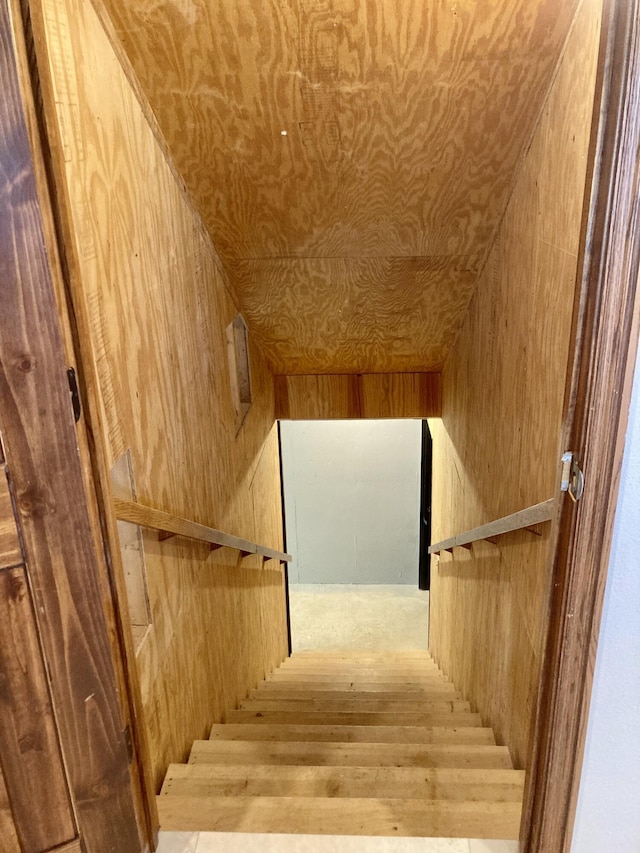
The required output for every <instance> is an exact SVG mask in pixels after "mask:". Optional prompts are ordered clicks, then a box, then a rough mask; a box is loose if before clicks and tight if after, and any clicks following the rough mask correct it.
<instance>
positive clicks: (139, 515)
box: [113, 498, 291, 563]
mask: <svg viewBox="0 0 640 853" xmlns="http://www.w3.org/2000/svg"><path fill="white" fill-rule="evenodd" d="M113 508H114V510H115V513H116V517H117V518H118V519H119V520H120V521H129V522H131V523H132V524H139V525H141V526H142V527H150V528H152V529H153V530H159V531H161V532H162V533H168V534H172V535H174V536H186V537H187V538H188V539H198V540H199V541H201V542H209V544H211V545H215V546H218V547H220V548H234V549H235V550H237V551H240V552H241V553H242V555H243V556H249V555H250V554H260V555H262V556H263V557H267V558H268V559H270V560H279V561H280V562H281V563H288V562H289V561H290V560H291V554H285V553H284V552H282V551H275V550H274V549H273V548H267V546H266V545H256V543H255V542H250V541H249V540H248V539H240V538H239V537H238V536H231V535H230V534H229V533H223V532H222V531H221V530H216V529H215V528H213V527H206V526H205V525H204V524H197V523H196V522H195V521H190V520H189V519H186V518H181V517H180V516H178V515H171V514H170V513H168V512H164V511H163V510H160V509H154V508H153V507H150V506H145V505H144V504H140V503H134V502H133V501H124V500H122V499H120V498H114V499H113Z"/></svg>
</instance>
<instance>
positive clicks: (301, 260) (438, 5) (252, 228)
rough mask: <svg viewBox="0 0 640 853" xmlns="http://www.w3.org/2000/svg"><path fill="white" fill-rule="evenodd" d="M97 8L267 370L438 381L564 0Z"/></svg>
mask: <svg viewBox="0 0 640 853" xmlns="http://www.w3.org/2000/svg"><path fill="white" fill-rule="evenodd" d="M104 3H105V5H106V7H107V8H108V10H109V12H110V14H111V15H112V17H113V20H114V22H115V24H116V27H117V31H118V35H119V37H120V38H121V40H122V43H123V45H124V46H125V49H126V50H127V53H128V54H129V56H130V57H131V59H132V62H133V64H134V67H135V69H136V72H137V74H138V76H139V79H140V81H141V84H142V86H143V88H144V90H145V92H146V93H147V95H148V97H149V99H150V101H151V103H152V105H153V108H154V111H155V113H156V115H157V116H158V120H159V122H160V124H161V126H162V128H163V131H164V132H165V134H166V136H167V139H168V141H169V144H170V146H171V150H172V151H173V152H174V155H175V158H176V162H177V163H178V165H179V167H180V171H181V173H182V174H183V175H184V177H185V180H186V181H187V183H188V186H189V188H190V190H191V192H192V194H193V197H194V199H196V202H197V204H198V207H199V210H200V211H201V212H202V215H203V217H204V219H205V221H206V223H207V226H208V228H209V229H210V233H211V234H212V236H213V239H214V242H215V244H216V246H217V247H218V249H219V251H220V253H221V255H222V258H223V261H224V263H225V264H226V265H227V269H228V270H229V274H230V276H231V278H232V280H233V282H234V285H235V287H236V290H237V292H238V294H239V296H240V299H241V300H242V305H243V310H244V311H245V313H246V316H247V320H248V322H249V324H250V325H251V326H252V328H253V329H254V331H255V334H256V335H257V336H258V338H257V339H258V340H259V342H261V343H262V344H263V345H264V348H265V351H268V355H269V358H270V360H271V364H272V366H273V368H274V370H275V371H276V372H278V373H282V374H299V373H309V374H318V373H370V372H383V371H384V372H395V371H415V370H440V369H441V367H442V364H443V360H444V358H445V356H446V353H447V351H448V349H449V347H450V346H451V344H452V343H453V341H454V339H455V336H456V333H457V331H458V330H459V328H460V323H461V321H462V318H463V316H464V313H465V310H466V307H467V305H468V302H469V299H470V297H471V293H472V291H473V285H474V283H475V281H476V278H477V274H478V272H479V267H480V263H481V261H482V259H483V258H484V256H485V254H486V252H487V250H488V248H489V245H490V242H491V239H492V235H493V233H494V231H495V228H496V226H497V224H498V223H499V221H500V218H501V216H502V214H503V212H504V208H505V204H506V201H507V198H508V192H509V187H510V184H511V178H512V176H513V172H514V170H515V168H516V165H517V163H518V159H519V157H520V153H521V151H522V148H523V146H524V145H525V144H526V140H527V138H528V137H529V135H530V133H531V130H532V127H533V124H534V122H535V117H536V112H537V110H538V109H539V107H540V105H541V103H542V98H543V96H544V92H545V90H546V87H547V85H548V81H549V77H550V73H551V70H552V69H553V67H554V65H555V62H556V60H557V57H558V53H559V50H560V46H561V45H562V43H563V41H564V38H565V36H566V32H567V27H568V24H569V22H570V20H571V16H572V13H573V11H574V9H575V5H576V0H562V2H558V0H505V2H496V0H455V2H443V0H439V2H435V0H432V2H424V0H262V2H256V0H233V2H231V0H226V2H225V0H208V2H194V0H171V2H167V0H127V2H122V0H104Z"/></svg>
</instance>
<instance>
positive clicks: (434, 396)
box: [275, 373, 441, 420]
mask: <svg viewBox="0 0 640 853" xmlns="http://www.w3.org/2000/svg"><path fill="white" fill-rule="evenodd" d="M275 394H276V417H278V418H281V419H282V420H332V419H349V418H430V417H438V416H439V415H440V413H441V392H440V374H439V373H383V374H365V375H363V376H359V375H351V376H349V375H346V374H345V375H341V374H335V375H320V376H304V375H301V376H276V377H275Z"/></svg>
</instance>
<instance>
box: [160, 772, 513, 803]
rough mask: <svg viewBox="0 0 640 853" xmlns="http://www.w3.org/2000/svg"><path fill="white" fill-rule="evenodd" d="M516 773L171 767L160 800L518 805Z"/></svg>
mask: <svg viewBox="0 0 640 853" xmlns="http://www.w3.org/2000/svg"><path fill="white" fill-rule="evenodd" d="M524 778H525V774H524V771H521V770H475V769H474V770H468V769H465V770H459V769H451V768H445V769H442V768H426V769H425V768H423V767H305V766H299V765H298V766H296V765H272V764H268V765H262V764H257V765H253V766H251V767H247V766H246V765H234V764H230V765H218V764H172V765H171V766H170V767H169V769H168V771H167V776H166V778H165V782H164V785H163V786H162V791H161V793H160V796H185V795H191V796H194V797H220V796H225V797H226V796H271V797H279V796H290V795H291V794H293V793H295V796H297V797H320V796H323V797H368V796H370V794H371V791H373V790H375V791H376V793H377V794H378V796H379V797H390V798H394V799H426V800H435V799H445V800H468V801H474V800H481V801H483V802H486V801H494V802H509V801H510V802H519V801H520V800H521V799H522V792H523V789H524Z"/></svg>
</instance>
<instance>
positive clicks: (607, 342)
mask: <svg viewBox="0 0 640 853" xmlns="http://www.w3.org/2000/svg"><path fill="white" fill-rule="evenodd" d="M639 143H640V2H639V0H605V2H604V9H603V22H602V38H601V48H600V57H599V67H598V77H597V82H596V97H595V101H594V119H593V132H592V140H591V146H590V152H589V166H588V175H587V194H586V201H585V215H584V217H583V232H582V235H581V253H580V258H579V262H578V270H579V273H578V275H579V276H580V278H579V281H578V286H577V288H576V303H575V307H574V320H573V329H572V340H573V341H575V349H574V351H573V353H572V355H571V356H570V361H569V365H568V380H567V385H566V388H567V391H566V394H565V403H564V416H563V427H562V433H561V435H562V447H561V451H564V450H571V451H572V452H573V453H574V454H575V456H576V458H577V461H578V463H579V465H580V467H581V468H582V470H583V472H584V475H585V483H586V488H585V492H584V496H583V497H582V499H581V500H580V501H579V503H576V504H574V503H572V502H571V501H570V500H569V499H568V498H567V497H566V495H563V496H562V498H561V499H559V500H558V501H557V507H558V508H557V511H556V518H555V520H554V527H553V531H552V540H551V547H550V555H551V557H550V560H551V571H550V577H551V581H550V583H551V587H550V591H549V599H548V600H549V601H550V605H551V609H550V618H549V630H548V634H547V640H546V647H545V654H544V659H543V669H542V678H541V690H540V696H539V700H538V713H537V717H536V728H535V732H534V741H533V752H532V761H531V765H530V771H529V773H528V778H527V787H526V791H525V802H524V811H523V821H522V829H521V843H522V851H523V853H549V851H551V850H554V851H559V853H567V851H569V849H570V846H571V834H572V830H573V822H574V818H575V810H576V804H577V798H578V787H579V783H580V775H581V770H582V756H583V751H584V744H585V738H586V727H587V717H588V712H589V703H590V697H591V689H592V684H593V673H594V665H595V652H596V646H597V641H598V633H599V627H600V619H601V615H602V605H603V598H604V587H605V582H606V574H607V567H608V559H609V551H610V546H611V539H612V532H613V519H614V513H615V504H616V497H617V491H618V485H619V479H620V468H621V461H622V452H623V445H624V432H625V428H626V422H627V417H628V407H629V399H630V391H631V381H632V375H633V368H634V363H635V352H636V347H637V332H638V327H637V319H638V318H637V309H638V303H637V301H636V288H637V279H638V269H639V258H640V173H639V168H638V166H639V162H638V150H639ZM561 494H562V493H560V491H559V490H558V491H557V495H558V496H560V495H561Z"/></svg>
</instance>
